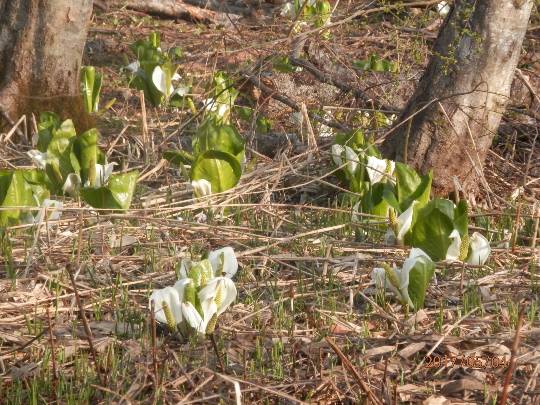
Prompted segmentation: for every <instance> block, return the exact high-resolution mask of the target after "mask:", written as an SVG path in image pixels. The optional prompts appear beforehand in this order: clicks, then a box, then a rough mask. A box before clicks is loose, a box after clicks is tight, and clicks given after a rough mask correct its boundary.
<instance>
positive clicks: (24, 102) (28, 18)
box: [0, 0, 92, 127]
mask: <svg viewBox="0 0 540 405" xmlns="http://www.w3.org/2000/svg"><path fill="white" fill-rule="evenodd" d="M91 13H92V0H77V1H73V0H0V127H1V126H2V124H3V125H6V124H11V123H12V122H13V121H16V120H17V119H18V118H19V117H20V116H21V115H22V114H26V113H30V112H40V111H55V112H57V113H59V114H60V115H62V116H66V117H67V116H69V117H71V118H74V120H75V121H79V124H80V121H81V119H82V118H84V113H83V108H82V99H81V94H80V88H79V71H80V67H81V59H82V53H83V49H84V44H85V41H86V33H87V25H88V22H89V20H90V15H91ZM83 125H84V124H83Z"/></svg>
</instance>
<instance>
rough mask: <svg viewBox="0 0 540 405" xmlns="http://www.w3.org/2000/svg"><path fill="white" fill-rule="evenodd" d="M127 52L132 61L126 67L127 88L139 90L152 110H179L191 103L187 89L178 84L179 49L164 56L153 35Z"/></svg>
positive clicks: (172, 50) (171, 50)
mask: <svg viewBox="0 0 540 405" xmlns="http://www.w3.org/2000/svg"><path fill="white" fill-rule="evenodd" d="M130 49H131V51H132V52H133V53H134V54H135V57H136V61H135V62H132V63H130V64H129V65H127V66H126V70H127V71H128V73H129V86H130V87H132V88H135V89H139V90H143V91H144V97H145V100H147V101H148V102H149V103H150V104H151V105H153V106H154V107H158V106H161V105H163V104H166V105H169V106H172V107H182V106H184V105H186V104H187V105H189V104H190V103H193V101H192V100H191V98H190V97H189V96H188V93H189V91H190V90H191V86H190V85H188V84H186V83H182V82H181V77H180V75H179V73H178V69H179V64H178V60H180V59H181V57H182V51H181V49H180V48H179V47H173V48H170V49H169V50H168V51H167V52H164V51H163V50H162V49H161V38H160V35H159V33H157V32H153V33H151V34H150V35H149V36H148V38H147V39H141V40H138V41H136V42H135V43H133V44H132V45H131V46H130Z"/></svg>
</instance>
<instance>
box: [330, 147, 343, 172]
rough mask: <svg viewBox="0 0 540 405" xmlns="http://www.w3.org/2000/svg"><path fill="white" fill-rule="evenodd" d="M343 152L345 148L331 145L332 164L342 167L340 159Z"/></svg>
mask: <svg viewBox="0 0 540 405" xmlns="http://www.w3.org/2000/svg"><path fill="white" fill-rule="evenodd" d="M343 152H345V148H344V147H343V145H340V144H339V143H335V144H333V145H332V160H333V161H334V164H335V165H336V166H338V167H340V166H342V165H343V159H342V158H341V155H342V154H343Z"/></svg>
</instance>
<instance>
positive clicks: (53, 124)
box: [37, 112, 60, 152]
mask: <svg viewBox="0 0 540 405" xmlns="http://www.w3.org/2000/svg"><path fill="white" fill-rule="evenodd" d="M58 127H60V117H58V115H56V114H55V113H53V112H42V113H40V114H39V124H38V135H37V136H38V141H37V149H38V150H39V151H40V152H46V151H47V147H48V146H49V143H50V142H51V139H52V138H53V131H54V130H56V128H58Z"/></svg>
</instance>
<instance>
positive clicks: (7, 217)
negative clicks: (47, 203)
mask: <svg viewBox="0 0 540 405" xmlns="http://www.w3.org/2000/svg"><path fill="white" fill-rule="evenodd" d="M24 172H25V171H24V170H15V171H10V170H0V207H2V208H3V209H2V210H0V226H10V225H16V224H18V223H19V222H20V221H23V222H27V221H29V220H31V219H32V212H31V211H28V210H24V209H22V208H20V207H36V206H37V204H38V202H39V201H38V200H37V199H35V198H34V195H33V192H32V187H31V186H30V184H28V183H27V181H26V179H25V177H24ZM10 207H18V208H12V209H5V208H10Z"/></svg>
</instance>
